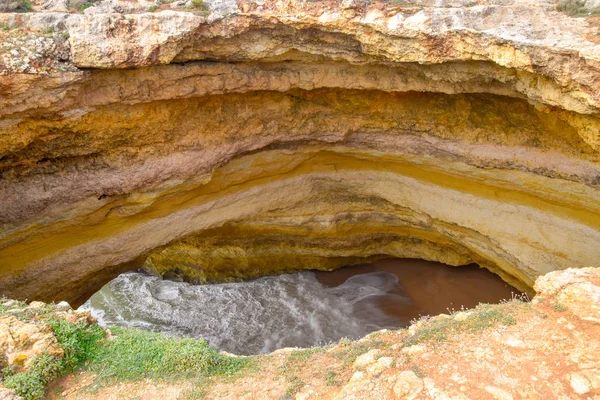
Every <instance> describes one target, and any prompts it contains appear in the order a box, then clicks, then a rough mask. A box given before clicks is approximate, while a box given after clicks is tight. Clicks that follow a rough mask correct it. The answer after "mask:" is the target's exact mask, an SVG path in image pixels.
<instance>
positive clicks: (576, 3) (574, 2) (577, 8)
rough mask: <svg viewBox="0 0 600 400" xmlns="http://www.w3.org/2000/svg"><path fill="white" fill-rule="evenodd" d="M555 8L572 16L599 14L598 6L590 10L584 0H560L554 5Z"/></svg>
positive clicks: (599, 8)
mask: <svg viewBox="0 0 600 400" xmlns="http://www.w3.org/2000/svg"><path fill="white" fill-rule="evenodd" d="M556 10H557V11H561V12H564V13H566V14H569V15H570V16H572V17H582V16H586V15H599V14H600V7H596V8H594V9H591V10H590V9H588V8H586V7H585V0H560V1H559V2H558V5H557V6H556Z"/></svg>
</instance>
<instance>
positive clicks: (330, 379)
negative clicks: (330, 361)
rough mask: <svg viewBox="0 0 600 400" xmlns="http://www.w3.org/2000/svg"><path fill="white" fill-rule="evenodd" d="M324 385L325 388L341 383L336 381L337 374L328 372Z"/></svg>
mask: <svg viewBox="0 0 600 400" xmlns="http://www.w3.org/2000/svg"><path fill="white" fill-rule="evenodd" d="M325 384H326V385H327V386H339V385H340V384H341V383H340V382H338V380H337V374H336V373H335V372H334V371H331V370H329V371H327V372H326V373H325Z"/></svg>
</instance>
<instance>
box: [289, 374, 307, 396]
mask: <svg viewBox="0 0 600 400" xmlns="http://www.w3.org/2000/svg"><path fill="white" fill-rule="evenodd" d="M287 381H288V386H287V388H286V389H285V394H286V395H287V396H288V397H292V396H293V395H295V394H296V393H297V392H298V390H300V389H301V388H302V386H304V381H303V380H302V379H300V378H299V377H298V376H296V375H293V376H290V377H289V378H288V379H287Z"/></svg>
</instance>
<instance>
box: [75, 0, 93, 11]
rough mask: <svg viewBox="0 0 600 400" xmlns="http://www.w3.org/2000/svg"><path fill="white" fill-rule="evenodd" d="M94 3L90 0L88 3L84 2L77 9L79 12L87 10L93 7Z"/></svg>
mask: <svg viewBox="0 0 600 400" xmlns="http://www.w3.org/2000/svg"><path fill="white" fill-rule="evenodd" d="M93 5H94V4H93V3H90V2H89V1H88V2H86V3H83V4H82V5H80V6H79V8H78V9H77V11H78V12H84V11H85V10H87V9H88V8H90V7H92V6H93Z"/></svg>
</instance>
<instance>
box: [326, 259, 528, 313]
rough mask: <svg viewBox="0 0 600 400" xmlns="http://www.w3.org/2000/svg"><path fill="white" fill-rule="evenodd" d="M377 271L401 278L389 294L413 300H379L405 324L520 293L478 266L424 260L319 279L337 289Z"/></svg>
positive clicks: (343, 270)
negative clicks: (416, 319)
mask: <svg viewBox="0 0 600 400" xmlns="http://www.w3.org/2000/svg"><path fill="white" fill-rule="evenodd" d="M378 271H382V272H389V273H392V274H394V275H396V276H397V277H398V278H399V284H398V287H397V288H396V289H394V290H393V291H391V292H389V293H393V294H399V295H401V296H404V297H407V298H408V299H409V300H410V301H409V302H403V301H398V300H397V299H398V298H397V297H394V296H388V297H383V298H381V299H379V300H378V303H379V305H380V307H381V309H382V310H383V311H384V312H385V313H386V314H388V315H390V316H393V317H396V318H398V320H402V321H410V320H411V319H415V318H419V317H420V316H421V315H437V314H440V313H448V311H449V310H460V309H461V307H464V308H472V307H475V306H476V305H477V304H479V303H499V302H500V301H502V300H505V299H510V298H511V297H512V296H513V294H515V295H520V294H521V292H520V291H518V290H517V289H515V288H513V287H512V286H510V285H508V284H507V283H505V282H504V281H503V280H502V279H500V277H499V276H497V275H495V274H493V273H491V272H489V271H488V270H487V269H485V268H480V267H479V266H478V265H476V264H472V265H468V266H462V267H452V266H449V265H445V264H441V263H437V262H432V261H425V260H415V259H387V260H381V261H377V262H375V263H372V264H363V265H356V266H350V267H344V268H340V269H338V270H336V271H332V272H322V271H317V272H316V276H317V279H318V280H319V282H321V283H322V284H324V285H326V286H329V287H335V286H338V285H341V284H342V283H344V282H345V281H346V279H348V278H350V277H351V276H354V275H358V274H365V273H369V272H378ZM404 325H406V324H404Z"/></svg>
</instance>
